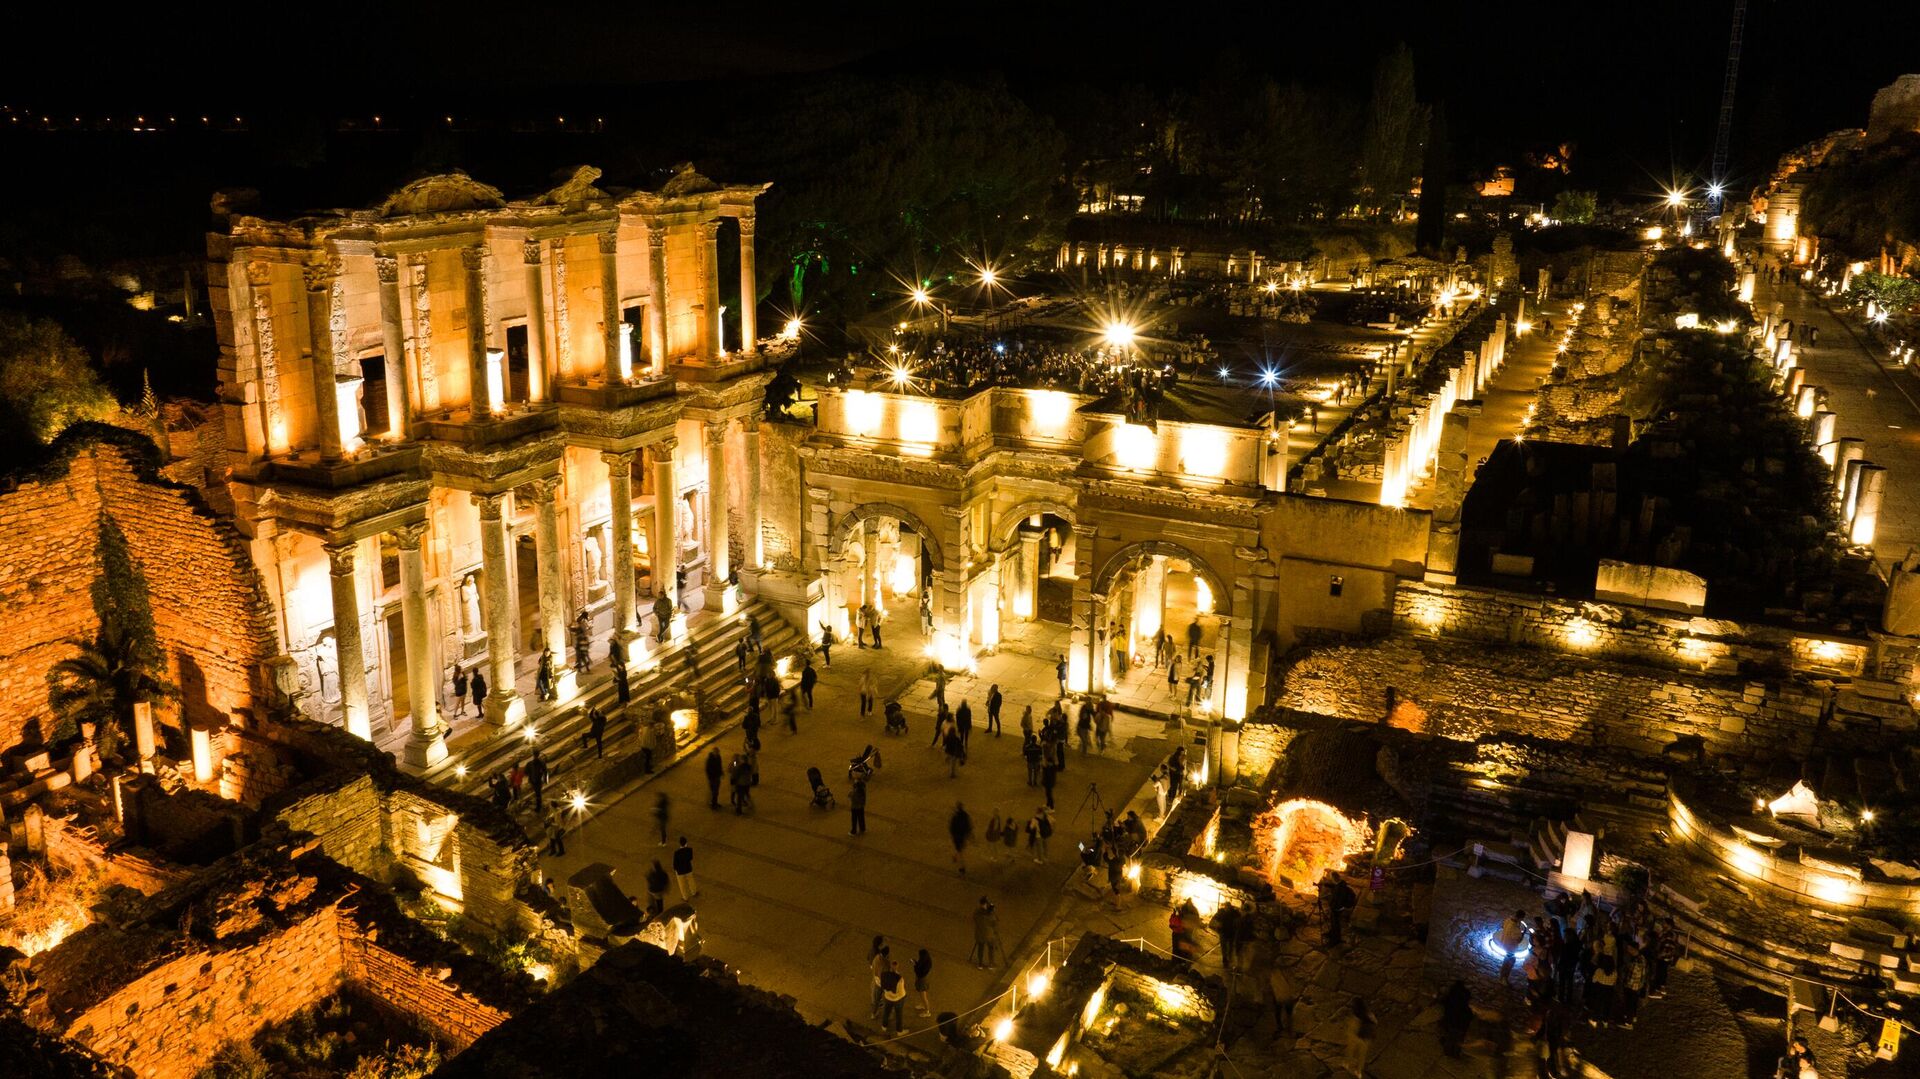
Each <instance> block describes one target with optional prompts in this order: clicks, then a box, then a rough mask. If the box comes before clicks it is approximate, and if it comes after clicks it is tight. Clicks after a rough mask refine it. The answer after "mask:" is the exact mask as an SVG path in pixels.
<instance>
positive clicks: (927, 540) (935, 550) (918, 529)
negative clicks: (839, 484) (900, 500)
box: [827, 502, 947, 573]
mask: <svg viewBox="0 0 1920 1079" xmlns="http://www.w3.org/2000/svg"><path fill="white" fill-rule="evenodd" d="M881 517H892V518H894V519H895V520H897V521H899V522H900V523H902V524H904V525H906V526H907V527H908V528H911V529H913V531H914V533H915V534H916V535H918V536H919V537H920V548H921V550H922V551H923V552H924V553H925V555H926V558H927V565H928V566H930V567H932V569H933V570H934V572H936V573H938V572H939V571H941V570H942V569H945V568H946V565H947V560H946V558H945V556H944V555H943V554H942V549H941V547H940V537H939V534H938V533H936V532H935V531H934V530H933V529H932V528H929V527H928V526H927V523H926V522H925V521H923V520H921V519H920V516H919V515H918V514H916V513H914V512H913V511H912V510H910V509H908V508H906V507H905V506H900V505H895V504H894V503H892V502H868V503H866V504H865V505H861V506H855V507H854V508H853V509H850V510H848V511H847V512H845V513H843V514H841V515H840V516H839V517H838V518H837V519H836V520H835V521H834V522H833V527H832V528H830V529H828V530H827V555H828V556H829V557H833V558H837V557H839V556H840V554H841V553H842V551H843V550H844V549H845V546H846V542H847V537H848V536H849V535H851V534H852V533H853V526H854V525H858V524H865V523H866V522H867V521H871V520H876V519H878V518H881Z"/></svg>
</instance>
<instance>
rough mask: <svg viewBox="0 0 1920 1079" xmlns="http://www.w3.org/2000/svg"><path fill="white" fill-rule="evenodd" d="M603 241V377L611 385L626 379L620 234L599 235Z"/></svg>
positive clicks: (601, 335) (601, 293)
mask: <svg viewBox="0 0 1920 1079" xmlns="http://www.w3.org/2000/svg"><path fill="white" fill-rule="evenodd" d="M598 238H599V241H600V348H601V349H602V353H601V363H600V377H601V378H604V379H606V380H607V384H608V385H612V384H614V383H616V382H624V381H625V378H624V377H623V373H622V372H621V370H620V234H619V233H618V232H617V231H610V232H603V233H600V234H599V237H598Z"/></svg>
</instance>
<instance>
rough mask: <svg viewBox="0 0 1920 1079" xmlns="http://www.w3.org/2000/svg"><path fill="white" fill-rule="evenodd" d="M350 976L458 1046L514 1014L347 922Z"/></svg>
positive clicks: (387, 1004)
mask: <svg viewBox="0 0 1920 1079" xmlns="http://www.w3.org/2000/svg"><path fill="white" fill-rule="evenodd" d="M341 925H342V928H343V929H344V930H345V931H346V932H345V935H344V937H343V944H344V950H343V955H344V957H345V961H346V974H347V977H348V978H350V979H351V980H352V981H353V982H354V984H355V985H358V986H359V987H360V988H362V989H364V990H366V991H367V992H368V993H369V994H370V995H372V996H373V998H374V999H375V1000H378V1001H379V1002H380V1003H381V1004H382V1005H384V1006H385V1007H387V1008H389V1009H392V1010H394V1011H397V1012H399V1013H400V1014H402V1015H405V1016H407V1017H409V1018H412V1019H415V1020H418V1021H419V1022H420V1023H422V1024H423V1025H425V1026H426V1027H427V1028H428V1029H429V1030H432V1031H433V1032H434V1033H435V1034H436V1035H438V1036H439V1037H441V1038H443V1039H445V1040H446V1041H447V1042H448V1043H449V1044H451V1045H452V1046H453V1047H454V1048H455V1049H456V1050H459V1049H465V1048H466V1047H467V1046H469V1045H472V1044H473V1043H474V1042H475V1041H477V1040H479V1038H480V1036H481V1035H483V1034H485V1033H486V1032H487V1031H489V1030H492V1029H493V1028H494V1027H497V1026H499V1025H500V1024H501V1023H503V1022H506V1020H507V1019H508V1013H507V1012H505V1011H502V1010H501V1009H499V1008H496V1007H493V1006H491V1005H489V1004H484V1003H482V1002H480V1001H478V1000H475V999H474V998H473V997H470V996H468V995H467V994H465V993H462V992H460V991H459V990H458V989H457V988H455V987H454V986H453V985H451V984H449V983H448V981H447V979H446V978H444V977H441V976H440V972H439V971H433V970H426V969H422V967H421V966H420V965H419V964H418V963H416V962H415V961H413V960H412V959H409V958H407V957H405V956H403V955H400V954H398V953H396V952H392V951H389V950H388V949H386V948H383V947H381V946H380V945H379V944H377V943H375V938H374V936H373V935H370V934H368V933H366V932H365V931H363V930H360V929H358V928H357V927H355V926H353V925H352V924H351V923H350V922H347V921H344V920H343V921H342V923H341Z"/></svg>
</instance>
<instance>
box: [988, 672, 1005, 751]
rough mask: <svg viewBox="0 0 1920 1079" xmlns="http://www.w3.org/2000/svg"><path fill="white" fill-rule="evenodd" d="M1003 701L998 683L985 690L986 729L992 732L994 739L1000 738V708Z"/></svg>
mask: <svg viewBox="0 0 1920 1079" xmlns="http://www.w3.org/2000/svg"><path fill="white" fill-rule="evenodd" d="M1005 700H1006V699H1005V698H1004V697H1002V696H1001V695H1000V683H998V682H995V683H994V684H993V685H992V687H990V688H989V689H988V690H987V729H988V730H989V731H992V732H993V736H994V737H995V738H998V737H1000V706H1001V704H1003V703H1005Z"/></svg>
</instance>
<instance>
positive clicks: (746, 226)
mask: <svg viewBox="0 0 1920 1079" xmlns="http://www.w3.org/2000/svg"><path fill="white" fill-rule="evenodd" d="M734 220H735V221H737V222H739V223H740V238H741V239H743V240H751V239H753V225H754V219H753V214H752V213H751V212H749V213H744V214H741V215H740V216H738V217H736V218H734Z"/></svg>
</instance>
